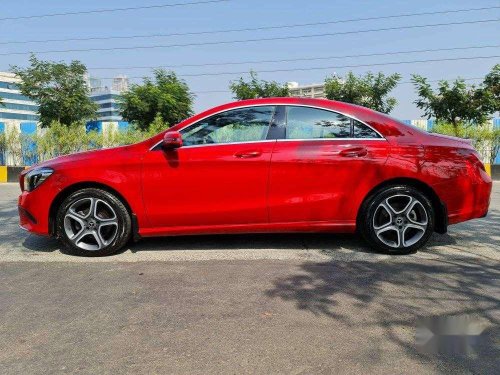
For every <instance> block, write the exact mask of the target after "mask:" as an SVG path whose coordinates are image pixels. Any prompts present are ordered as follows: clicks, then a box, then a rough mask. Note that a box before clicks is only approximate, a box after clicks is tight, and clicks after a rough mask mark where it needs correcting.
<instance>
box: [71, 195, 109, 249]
mask: <svg viewBox="0 0 500 375" xmlns="http://www.w3.org/2000/svg"><path fill="white" fill-rule="evenodd" d="M64 231H65V233H66V236H67V237H68V239H69V240H70V241H71V242H72V243H73V244H74V245H75V246H77V247H79V248H80V249H83V250H89V251H97V250H101V249H103V248H105V247H106V246H108V245H109V244H110V243H112V242H113V240H114V239H115V238H116V236H117V234H118V216H117V215H116V212H115V210H114V209H113V208H112V207H111V206H110V205H109V204H108V203H107V202H105V201H104V200H102V199H99V198H92V197H89V198H82V199H79V200H77V201H76V202H74V203H73V204H71V206H70V207H69V208H68V210H67V211H66V214H65V216H64Z"/></svg>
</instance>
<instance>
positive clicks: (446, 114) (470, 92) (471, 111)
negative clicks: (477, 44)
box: [412, 64, 500, 135]
mask: <svg viewBox="0 0 500 375" xmlns="http://www.w3.org/2000/svg"><path fill="white" fill-rule="evenodd" d="M499 80H500V65H499V64H497V65H495V66H494V67H493V69H492V71H491V72H490V73H489V74H488V75H487V76H486V77H485V79H484V81H483V83H482V84H480V85H478V86H475V85H467V84H466V83H465V80H464V79H461V78H458V79H456V80H455V81H453V82H452V83H449V82H448V81H439V83H438V87H437V90H436V91H435V90H433V89H432V87H431V85H430V83H429V82H428V81H427V79H426V78H424V77H422V76H419V75H413V76H412V82H413V84H414V86H415V88H416V90H417V95H418V99H417V100H416V101H415V104H416V105H417V107H418V108H420V109H423V110H424V114H425V116H427V117H428V118H431V117H434V118H435V119H436V121H437V122H443V123H449V124H452V125H453V127H454V128H455V133H456V134H457V135H458V134H459V132H460V130H459V127H460V125H465V126H470V125H472V124H476V125H482V124H484V123H485V122H486V121H487V120H488V118H490V117H491V115H492V114H493V113H494V112H496V111H498V110H499V107H500V105H499V91H500V89H499Z"/></svg>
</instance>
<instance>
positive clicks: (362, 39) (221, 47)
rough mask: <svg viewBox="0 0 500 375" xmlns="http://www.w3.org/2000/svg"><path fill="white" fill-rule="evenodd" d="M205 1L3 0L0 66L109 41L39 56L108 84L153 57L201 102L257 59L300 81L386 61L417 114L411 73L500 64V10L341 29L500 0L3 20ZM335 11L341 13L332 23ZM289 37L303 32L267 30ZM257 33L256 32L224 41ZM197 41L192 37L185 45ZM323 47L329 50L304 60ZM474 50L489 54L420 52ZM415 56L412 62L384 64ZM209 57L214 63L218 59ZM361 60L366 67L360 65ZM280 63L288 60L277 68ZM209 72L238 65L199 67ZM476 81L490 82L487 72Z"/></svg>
mask: <svg viewBox="0 0 500 375" xmlns="http://www.w3.org/2000/svg"><path fill="white" fill-rule="evenodd" d="M197 1H207V0H108V1H103V0H100V1H97V0H86V1H68V0H44V1H34V0H31V1H28V0H17V1H13V0H4V1H3V2H2V12H1V14H0V71H6V70H9V67H10V66H11V65H19V66H26V65H27V63H28V57H29V55H28V54H27V52H30V51H36V52H41V51H54V50H57V51H61V50H67V49H92V48H100V49H101V50H99V51H73V52H49V53H38V54H37V56H38V57H39V58H40V59H44V60H55V61H71V60H80V61H81V62H83V63H84V64H85V65H86V66H87V67H88V70H89V73H90V74H91V75H92V76H94V77H97V78H103V79H104V82H105V83H108V82H110V81H109V79H108V78H111V77H113V76H116V75H119V74H125V75H127V76H128V77H131V81H132V82H136V83H139V82H140V81H141V77H145V76H149V75H151V71H152V67H158V66H167V67H168V66H172V65H174V66H175V68H173V70H175V72H176V73H177V74H178V75H179V76H180V77H182V78H183V79H185V81H186V82H187V83H188V85H189V87H190V88H191V90H192V91H193V92H194V93H195V95H196V99H195V105H194V109H195V111H196V112H199V111H202V110H205V109H208V108H210V107H213V106H215V105H218V104H222V103H225V102H228V101H232V94H231V93H230V92H229V91H228V85H229V82H230V81H231V80H236V79H238V78H239V77H241V76H243V77H248V73H246V72H248V71H249V70H250V69H253V70H255V71H257V72H259V71H264V72H261V73H259V77H260V78H262V79H265V80H276V81H278V82H289V81H294V82H298V83H299V84H311V83H322V82H323V81H324V79H325V77H326V76H330V75H332V74H337V75H340V76H342V75H344V74H345V73H347V72H348V71H350V70H351V71H353V72H354V73H356V74H364V73H366V72H368V71H372V72H379V71H381V72H383V73H386V74H392V73H400V74H401V75H402V77H403V78H402V84H400V85H399V86H398V87H397V88H396V89H394V91H393V92H392V96H394V97H396V98H397V100H398V105H397V107H396V108H395V109H394V110H393V112H392V113H391V114H392V115H393V116H395V117H397V118H400V119H416V118H420V117H422V115H423V113H422V111H421V110H419V109H418V108H416V106H415V104H414V103H413V102H414V101H415V99H416V95H415V90H414V88H413V86H412V84H411V83H409V80H410V78H411V74H420V75H423V76H425V77H428V78H429V79H430V80H437V79H455V78H457V77H463V78H477V77H483V76H484V75H485V74H487V73H488V71H489V70H490V69H491V67H492V66H493V65H494V64H496V63H500V38H499V35H500V21H498V20H497V21H493V22H483V23H468V24H459V25H446V26H436V27H422V28H411V29H399V30H385V31H377V32H363V33H350V34H340V35H339V34H338V33H345V32H350V31H360V30H372V29H381V28H395V27H407V26H414V25H426V24H439V23H455V22H472V21H476V20H496V19H499V20H500V1H498V0H496V1H487V0H477V1H462V0H454V1H446V0H444V1H436V0H420V1H395V0H387V1H383V0H379V1H353V0H347V1H333V0H315V1H303V0H302V1H299V0H273V1H271V0H267V1H266V0H227V1H219V2H210V3H208V2H207V3H204V4H191V5H185V6H176V7H165V8H151V9H141V10H128V11H119V12H101V13H88V14H77V15H66V16H55V17H43V18H24V19H15V20H12V19H4V18H8V17H21V16H31V15H41V14H52V13H66V12H78V11H89V10H97V9H109V8H126V7H137V6H149V5H159V4H173V3H177V4H178V3H189V2H197ZM487 7H497V8H496V9H486V10H480V11H472V12H461V13H448V14H436V12H440V11H447V10H456V9H470V8H487ZM423 12H425V13H430V14H428V15H423V16H409V17H394V18H385V19H378V20H373V19H372V20H363V21H349V20H353V19H360V18H365V19H366V18H372V17H383V16H392V15H401V14H413V13H423ZM2 19H3V20H2ZM332 21H342V22H336V23H328V24H324V23H325V22H332ZM307 23H309V24H310V23H316V24H317V23H323V24H321V25H312V26H305V27H294V28H275V29H267V30H251V31H238V32H227V31H226V32H221V33H208V34H197V35H175V36H161V37H150V38H121V39H111V40H95V39H93V40H86V41H58V42H44V43H27V44H25V43H24V44H20V43H17V44H16V43H10V42H15V41H17V42H24V41H33V40H38V41H40V40H42V41H46V40H48V39H68V38H95V37H108V36H112V37H115V36H116V37H128V36H131V35H144V34H146V35H151V34H172V33H175V34H186V33H196V32H205V31H212V32H213V31H221V30H222V31H224V30H232V29H248V28H260V27H269V26H283V25H296V24H307ZM335 33H337V35H323V36H316V37H308V38H303V37H301V38H296V37H297V36H303V35H316V34H335ZM283 37H295V38H290V39H279V40H267V41H263V40H261V39H270V38H283ZM248 39H252V40H253V41H249V42H240V43H219V44H214V43H217V42H227V41H238V40H239V41H241V40H248ZM6 42H9V43H6ZM186 44H191V45H190V46H186ZM193 44H194V45H193ZM154 45H162V46H163V47H161V48H143V49H122V50H111V49H108V48H114V47H138V46H141V47H142V46H154ZM172 45H176V46H172ZM165 46H166V47H165ZM472 46H474V47H481V46H490V47H488V48H476V49H463V50H452V51H450V50H448V51H443V50H441V49H443V48H448V49H449V48H460V47H472ZM428 49H435V50H437V51H433V52H425V53H416V52H414V53H406V54H398V55H386V56H364V57H345V56H352V55H370V54H379V53H387V52H401V51H413V50H428ZM21 53H22V54H21ZM492 56H497V57H492ZM324 57H326V59H320V60H308V61H304V60H302V61H301V60H299V59H311V58H324ZM464 57H465V58H472V57H484V58H481V59H467V60H466V59H463V60H448V61H433V62H429V61H428V62H414V61H421V60H436V59H438V60H439V59H453V58H464ZM262 60H296V61H287V62H266V63H258V61H262ZM248 61H251V62H252V63H245V64H235V65H227V63H235V62H236V63H241V62H248ZM404 61H407V62H410V63H405V64H392V65H380V64H385V63H393V62H404ZM197 64H198V65H199V64H205V66H185V65H197ZM206 64H213V65H208V66H207V65H206ZM222 64H224V65H222ZM353 65H356V66H355V67H352V66H353ZM359 65H363V66H359ZM346 66H351V67H346ZM137 67H141V68H137ZM103 68H106V69H103ZM109 68H112V69H109ZM270 70H271V71H272V70H282V71H279V72H269V71H270ZM283 70H285V71H283ZM266 71H267V72H266ZM207 73H209V74H213V73H231V74H222V75H221V74H218V75H201V76H200V75H199V74H207ZM469 82H470V83H474V82H480V80H479V81H478V80H476V81H469ZM214 91H215V92H214Z"/></svg>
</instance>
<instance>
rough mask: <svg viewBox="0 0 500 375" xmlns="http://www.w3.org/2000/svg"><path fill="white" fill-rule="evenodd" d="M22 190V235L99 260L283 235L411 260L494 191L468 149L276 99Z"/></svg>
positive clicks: (29, 177)
mask: <svg viewBox="0 0 500 375" xmlns="http://www.w3.org/2000/svg"><path fill="white" fill-rule="evenodd" d="M20 185H21V190H22V194H21V196H20V197H19V216H20V225H21V227H22V228H24V229H26V230H28V231H30V232H33V233H36V234H40V235H47V236H54V237H57V238H59V239H60V241H61V242H62V244H63V245H64V247H65V248H66V249H67V250H68V251H69V252H70V253H73V254H78V255H87V256H98V255H110V254H113V253H116V252H118V251H119V250H120V249H121V248H123V247H124V246H125V244H127V242H129V240H131V239H135V240H137V239H139V238H141V237H151V236H175V235H194V234H231V233H278V232H329V233H330V232H331V233H338V232H344V233H355V232H358V233H360V234H361V236H362V237H363V238H364V239H365V240H366V241H367V243H368V244H369V245H370V246H371V247H372V248H373V249H375V250H378V251H384V252H389V253H399V254H401V253H409V252H413V251H415V250H417V249H418V248H420V247H422V246H424V245H425V243H426V242H427V240H428V239H429V237H430V236H431V235H432V233H433V232H437V233H445V232H446V230H447V227H448V225H451V224H456V223H459V222H463V221H465V220H470V219H474V218H480V217H484V216H485V215H486V214H487V212H488V206H489V200H490V193H491V186H492V183H491V179H490V177H489V176H488V174H487V173H486V172H485V168H484V166H483V164H482V163H481V161H480V159H479V155H478V153H477V152H476V151H475V150H474V149H473V147H472V146H471V144H470V143H469V142H468V141H466V140H463V139H459V138H453V137H447V136H442V135H437V134H430V133H427V132H425V131H423V130H420V129H418V128H415V127H411V126H409V125H406V124H403V123H401V122H399V121H397V120H395V119H393V118H390V117H388V116H386V115H383V114H381V113H377V112H374V111H372V110H370V109H367V108H363V107H359V106H355V105H351V104H346V103H341V102H335V101H329V100H322V99H298V98H271V99H255V100H247V101H239V102H235V103H230V104H225V105H222V106H219V107H216V108H213V109H210V110H208V111H206V112H203V113H201V114H198V115H196V116H194V117H191V118H189V119H187V120H185V121H183V122H181V123H179V124H178V125H176V126H174V127H172V128H170V129H169V130H168V131H165V132H164V133H161V134H158V135H157V136H155V137H153V138H151V139H148V140H146V141H143V142H141V143H137V144H134V145H130V146H123V147H117V148H110V149H103V150H97V151H90V152H83V153H78V154H73V155H67V156H61V157H58V158H56V159H53V160H49V161H47V162H44V163H41V164H38V165H35V166H33V167H31V168H30V169H28V170H26V171H24V172H23V173H22V174H21V176H20ZM332 241H335V237H332Z"/></svg>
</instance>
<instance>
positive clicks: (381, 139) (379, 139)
mask: <svg viewBox="0 0 500 375" xmlns="http://www.w3.org/2000/svg"><path fill="white" fill-rule="evenodd" d="M269 106H271V107H274V108H275V109H274V111H275V113H276V110H277V108H278V106H284V107H308V108H316V109H322V110H324V111H329V112H334V113H338V114H340V115H343V116H346V117H348V118H350V119H352V120H356V121H359V122H360V123H362V124H363V125H365V126H368V127H369V128H370V129H372V130H373V131H374V132H375V133H377V134H378V135H379V136H380V138H305V139H286V138H274V139H263V140H260V141H250V142H235V143H213V144H206V145H190V146H182V147H181V148H191V147H207V146H223V145H230V144H245V143H260V142H274V141H354V140H357V141H359V140H368V141H387V139H386V138H385V137H384V136H383V135H382V134H380V132H379V131H377V130H376V129H374V128H373V127H372V126H370V125H368V124H367V123H366V122H364V121H361V120H360V119H358V118H357V117H355V116H352V115H348V114H345V113H343V112H339V111H335V110H332V109H329V108H325V107H320V106H317V105H309V104H290V103H280V102H278V103H272V104H249V105H242V106H239V107H233V108H229V109H222V110H220V111H217V112H214V113H211V114H210V115H207V116H205V117H202V118H200V119H198V120H197V121H196V122H193V123H192V124H190V125H187V126H185V127H184V128H182V129H179V130H178V131H181V130H184V129H188V128H190V127H191V126H194V125H195V124H197V123H198V122H200V121H203V120H205V119H207V118H209V117H212V116H215V115H218V114H220V113H223V112H227V111H231V110H234V109H244V108H251V107H269ZM285 116H286V113H285ZM287 122H288V121H287ZM270 126H271V122H270V123H269V127H270ZM285 126H286V125H285ZM167 131H168V130H167ZM268 134H269V130H268ZM285 137H286V134H285ZM162 142H163V139H162V140H160V141H159V142H157V143H155V144H154V145H153V146H151V147H150V149H149V151H157V150H161V147H158V146H160V145H161V143H162Z"/></svg>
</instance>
